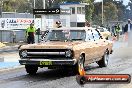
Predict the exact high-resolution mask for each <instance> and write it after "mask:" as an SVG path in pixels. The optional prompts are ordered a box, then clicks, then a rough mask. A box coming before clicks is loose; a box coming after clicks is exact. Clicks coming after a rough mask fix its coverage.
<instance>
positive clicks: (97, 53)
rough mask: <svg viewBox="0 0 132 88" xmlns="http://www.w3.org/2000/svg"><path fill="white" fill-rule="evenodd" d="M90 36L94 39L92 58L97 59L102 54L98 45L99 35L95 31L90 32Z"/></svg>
mask: <svg viewBox="0 0 132 88" xmlns="http://www.w3.org/2000/svg"><path fill="white" fill-rule="evenodd" d="M92 35H93V37H94V50H93V51H94V53H95V55H94V58H96V59H97V58H99V57H100V53H102V49H101V47H100V46H101V44H100V36H99V33H98V32H97V31H96V30H92Z"/></svg>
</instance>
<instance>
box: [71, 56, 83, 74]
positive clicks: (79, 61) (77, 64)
mask: <svg viewBox="0 0 132 88" xmlns="http://www.w3.org/2000/svg"><path fill="white" fill-rule="evenodd" d="M84 62H85V58H84V56H83V55H80V57H79V60H78V62H77V63H76V65H75V66H74V68H73V71H74V73H75V74H80V73H79V69H84Z"/></svg>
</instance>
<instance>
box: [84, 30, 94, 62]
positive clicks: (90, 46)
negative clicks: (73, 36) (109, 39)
mask: <svg viewBox="0 0 132 88" xmlns="http://www.w3.org/2000/svg"><path fill="white" fill-rule="evenodd" d="M85 41H86V45H87V46H86V48H85V57H86V58H85V62H86V63H87V64H88V63H91V62H92V61H93V58H94V57H95V51H96V50H95V44H94V37H93V34H92V31H91V30H88V31H87V32H86V39H85Z"/></svg>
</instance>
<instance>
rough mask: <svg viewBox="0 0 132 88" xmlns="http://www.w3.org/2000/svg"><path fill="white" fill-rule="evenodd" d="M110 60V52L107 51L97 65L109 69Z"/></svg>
mask: <svg viewBox="0 0 132 88" xmlns="http://www.w3.org/2000/svg"><path fill="white" fill-rule="evenodd" d="M108 60H109V54H108V51H106V52H105V53H104V55H103V56H102V59H101V60H100V61H98V62H97V64H98V65H99V67H107V65H108Z"/></svg>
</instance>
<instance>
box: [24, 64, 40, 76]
mask: <svg viewBox="0 0 132 88" xmlns="http://www.w3.org/2000/svg"><path fill="white" fill-rule="evenodd" d="M25 69H26V72H27V73H28V74H29V75H34V74H36V72H37V70H38V67H37V66H35V65H25Z"/></svg>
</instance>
